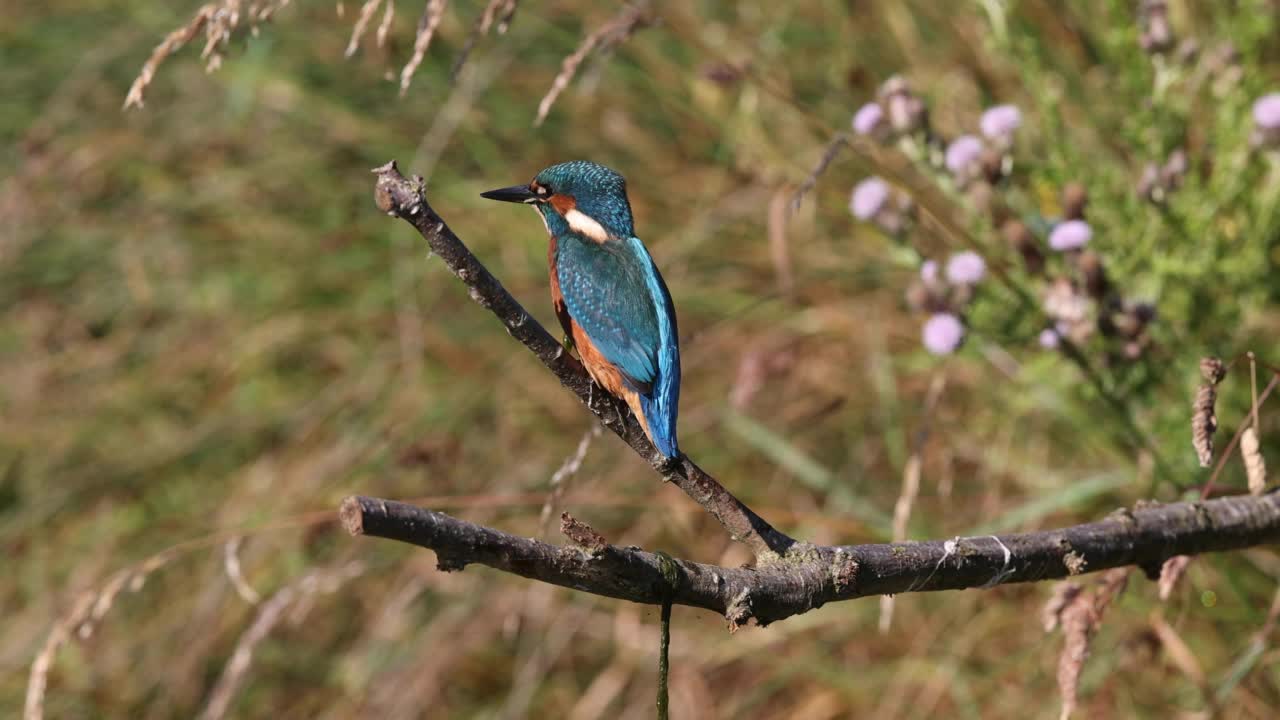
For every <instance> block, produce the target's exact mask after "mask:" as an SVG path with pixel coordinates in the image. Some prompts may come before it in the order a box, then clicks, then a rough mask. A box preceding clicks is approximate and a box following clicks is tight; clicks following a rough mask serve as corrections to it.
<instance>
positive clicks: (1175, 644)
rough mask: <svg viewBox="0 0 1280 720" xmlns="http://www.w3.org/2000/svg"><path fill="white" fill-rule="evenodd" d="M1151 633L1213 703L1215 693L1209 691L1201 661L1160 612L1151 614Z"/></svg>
mask: <svg viewBox="0 0 1280 720" xmlns="http://www.w3.org/2000/svg"><path fill="white" fill-rule="evenodd" d="M1151 631H1152V632H1154V633H1155V635H1156V637H1157V638H1159V639H1160V645H1161V647H1162V648H1163V649H1164V653H1165V655H1166V656H1168V658H1169V659H1170V660H1171V661H1173V664H1174V665H1175V666H1177V668H1178V670H1179V671H1180V672H1181V673H1182V674H1183V675H1185V676H1187V679H1188V680H1190V681H1191V682H1193V683H1195V686H1196V687H1198V688H1200V694H1201V695H1202V696H1203V697H1204V698H1205V699H1206V700H1207V701H1209V702H1212V701H1213V693H1212V692H1210V691H1209V684H1208V680H1207V678H1206V677H1205V674H1204V670H1203V669H1202V668H1201V667H1200V661H1199V660H1197V659H1196V654H1195V653H1194V652H1193V651H1192V650H1191V647H1190V646H1188V645H1187V643H1186V641H1185V640H1183V639H1182V636H1181V635H1179V634H1178V631H1177V630H1175V629H1174V628H1173V626H1172V625H1170V624H1169V623H1168V622H1167V621H1166V620H1165V619H1164V616H1163V615H1162V614H1161V611H1160V610H1155V611H1153V612H1152V613H1151Z"/></svg>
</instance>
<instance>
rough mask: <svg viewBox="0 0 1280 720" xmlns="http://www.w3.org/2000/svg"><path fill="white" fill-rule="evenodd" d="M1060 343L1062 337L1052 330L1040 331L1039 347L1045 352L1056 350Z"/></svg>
mask: <svg viewBox="0 0 1280 720" xmlns="http://www.w3.org/2000/svg"><path fill="white" fill-rule="evenodd" d="M1061 342H1062V336H1061V335H1059V334H1058V331H1057V330H1054V329H1053V328H1045V329H1044V330H1041V331H1040V347H1042V348H1044V349H1045V350H1056V349H1057V348H1058V345H1059V344H1060V343H1061Z"/></svg>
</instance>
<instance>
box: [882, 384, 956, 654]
mask: <svg viewBox="0 0 1280 720" xmlns="http://www.w3.org/2000/svg"><path fill="white" fill-rule="evenodd" d="M946 386H947V376H946V375H944V374H942V373H940V372H939V373H935V374H934V376H933V379H932V380H930V381H929V390H928V391H927V392H926V394H925V400H924V410H923V411H922V413H921V421H920V428H919V429H918V430H917V431H916V434H915V438H914V439H913V441H912V443H911V455H910V456H909V457H908V458H907V464H906V467H904V468H903V471H902V492H901V493H900V494H899V495H898V501H897V502H896V503H894V506H893V541H894V542H902V541H903V540H906V539H907V523H908V522H909V521H910V520H911V508H912V507H914V506H915V502H916V498H917V497H919V495H920V472H921V469H922V468H923V466H924V448H925V445H926V443H927V442H928V440H929V429H930V428H929V423H930V421H931V420H932V419H933V413H934V410H935V409H936V408H937V407H938V399H939V398H941V397H942V390H943V388H945V387H946ZM893 605H894V601H893V598H892V597H891V596H889V595H883V596H881V598H880V633H881V634H882V635H887V634H888V633H889V628H890V626H891V625H892V624H893Z"/></svg>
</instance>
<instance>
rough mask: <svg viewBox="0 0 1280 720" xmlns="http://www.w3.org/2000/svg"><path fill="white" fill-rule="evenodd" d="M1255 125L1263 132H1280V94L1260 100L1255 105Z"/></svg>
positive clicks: (1272, 94) (1276, 93) (1266, 96)
mask: <svg viewBox="0 0 1280 720" xmlns="http://www.w3.org/2000/svg"><path fill="white" fill-rule="evenodd" d="M1253 123H1254V124H1255V125H1257V126H1258V128H1259V129H1261V130H1267V131H1272V132H1274V131H1277V130H1280V92H1274V93H1271V94H1270V95H1263V96H1262V97H1260V98H1258V101H1257V102H1255V103H1254V104H1253Z"/></svg>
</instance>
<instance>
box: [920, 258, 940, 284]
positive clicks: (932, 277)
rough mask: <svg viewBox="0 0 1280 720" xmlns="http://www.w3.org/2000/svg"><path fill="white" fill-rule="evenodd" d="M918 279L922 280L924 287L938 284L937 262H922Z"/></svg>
mask: <svg viewBox="0 0 1280 720" xmlns="http://www.w3.org/2000/svg"><path fill="white" fill-rule="evenodd" d="M920 279H921V280H923V281H924V283H925V284H926V285H932V284H934V283H936V282H938V261H937V260H925V261H924V263H923V264H922V265H921V266H920Z"/></svg>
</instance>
